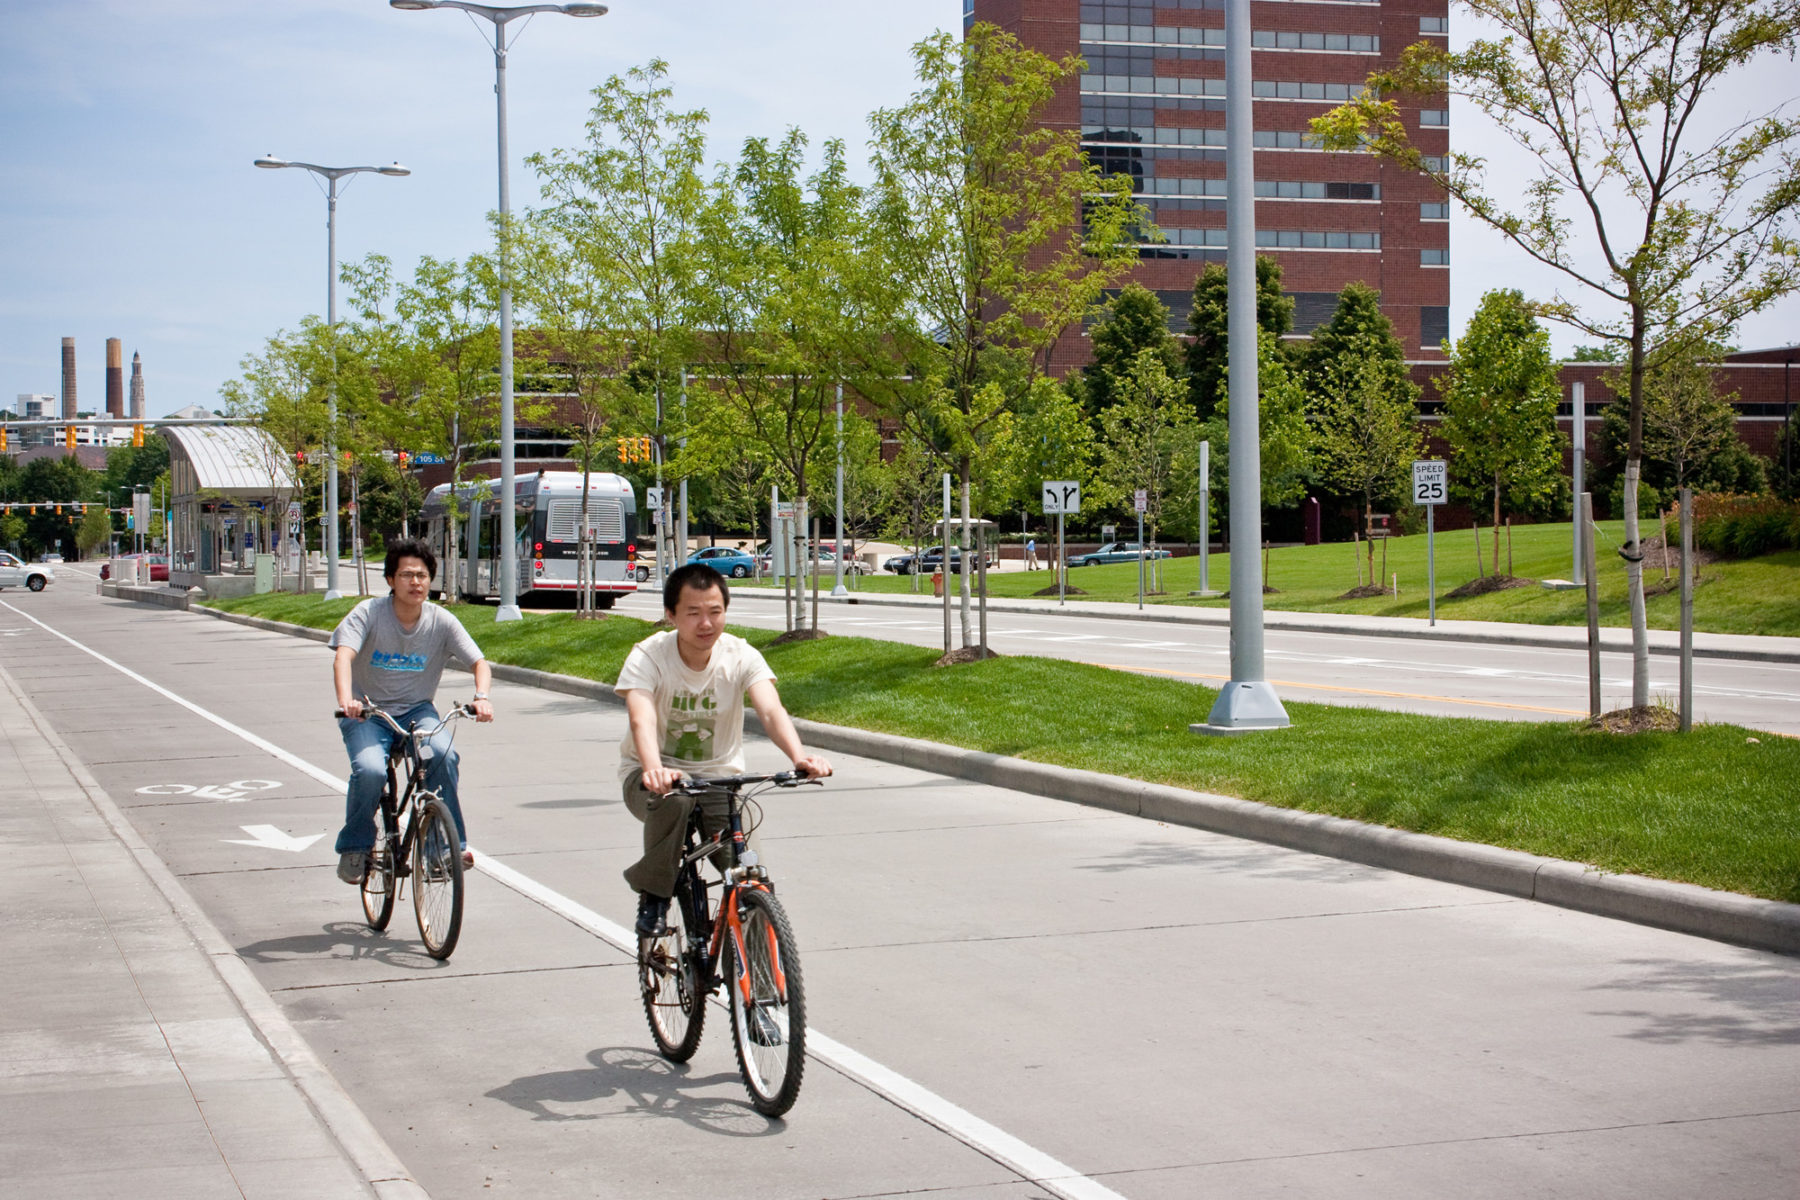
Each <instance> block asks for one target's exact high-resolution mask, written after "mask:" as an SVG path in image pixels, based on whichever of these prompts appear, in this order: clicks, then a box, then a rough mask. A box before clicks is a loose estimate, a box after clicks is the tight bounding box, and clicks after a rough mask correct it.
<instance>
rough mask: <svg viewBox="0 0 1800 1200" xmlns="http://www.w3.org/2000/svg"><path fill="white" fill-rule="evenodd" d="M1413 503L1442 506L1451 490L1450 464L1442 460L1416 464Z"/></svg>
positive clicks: (1414, 467)
mask: <svg viewBox="0 0 1800 1200" xmlns="http://www.w3.org/2000/svg"><path fill="white" fill-rule="evenodd" d="M1412 468H1413V476H1412V479H1413V489H1412V494H1413V503H1414V504H1442V503H1444V501H1445V500H1446V499H1447V493H1448V492H1449V490H1450V464H1449V463H1447V462H1445V461H1444V460H1443V459H1441V458H1432V459H1422V460H1420V461H1417V462H1414V463H1413V465H1412Z"/></svg>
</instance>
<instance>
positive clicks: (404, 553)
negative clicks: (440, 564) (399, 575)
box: [381, 537, 437, 579]
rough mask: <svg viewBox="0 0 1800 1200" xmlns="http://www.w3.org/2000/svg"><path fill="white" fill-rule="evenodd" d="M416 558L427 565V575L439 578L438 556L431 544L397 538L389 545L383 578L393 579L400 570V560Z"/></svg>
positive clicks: (423, 540) (423, 541) (418, 540)
mask: <svg viewBox="0 0 1800 1200" xmlns="http://www.w3.org/2000/svg"><path fill="white" fill-rule="evenodd" d="M403 558H416V559H418V560H419V561H420V562H423V563H424V564H425V573H426V574H428V575H430V576H431V577H432V578H433V579H436V578H437V555H436V553H434V552H433V551H432V549H431V545H430V543H428V542H426V541H425V539H423V538H413V537H409V538H395V539H394V540H393V541H391V542H389V543H388V544H387V561H386V562H385V563H384V564H383V565H382V568H381V577H382V578H383V579H392V578H393V577H394V573H395V572H397V571H398V570H399V569H400V560H401V559H403Z"/></svg>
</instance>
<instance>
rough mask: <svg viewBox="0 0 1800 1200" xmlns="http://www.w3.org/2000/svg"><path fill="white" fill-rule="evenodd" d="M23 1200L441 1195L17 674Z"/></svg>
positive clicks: (0, 888)
mask: <svg viewBox="0 0 1800 1200" xmlns="http://www.w3.org/2000/svg"><path fill="white" fill-rule="evenodd" d="M0 779H4V780H6V781H7V786H6V787H4V788H3V789H0V829H4V831H5V836H4V837H0V868H4V870H3V872H0V879H3V880H4V883H3V884H0V904H3V905H4V907H5V911H6V914H7V919H6V921H5V923H4V925H0V961H4V962H5V963H6V984H5V986H4V989H3V990H0V1000H3V1002H4V1003H3V1006H0V1179H3V1180H4V1181H5V1185H4V1189H3V1190H4V1191H5V1192H6V1194H8V1195H16V1196H31V1197H34V1198H36V1200H42V1198H46V1197H69V1198H72V1200H73V1198H80V1200H87V1198H90V1197H113V1196H131V1197H133V1198H134V1200H151V1198H161V1197H168V1198H169V1200H176V1198H179V1200H205V1198H207V1197H215V1196H217V1197H230V1198H240V1200H241V1198H243V1197H250V1198H252V1200H264V1198H269V1200H274V1198H282V1197H294V1198H295V1200H301V1198H306V1200H316V1198H325V1200H336V1198H338V1197H345V1198H350V1197H356V1198H360V1200H367V1198H368V1197H371V1196H382V1197H394V1198H400V1197H413V1198H416V1197H423V1196H424V1195H425V1193H424V1191H423V1189H421V1188H420V1187H419V1186H418V1185H417V1184H416V1183H415V1182H413V1181H412V1179H411V1178H410V1177H409V1176H408V1175H407V1173H406V1171H405V1169H404V1168H403V1167H402V1166H401V1164H400V1163H399V1161H398V1159H397V1158H395V1156H394V1155H393V1153H392V1151H390V1150H389V1149H388V1148H387V1146H386V1144H385V1143H384V1142H382V1140H381V1138H380V1136H379V1135H378V1134H376V1133H375V1131H374V1129H373V1128H372V1127H371V1126H370V1125H369V1124H368V1122H367V1120H366V1118H364V1117H363V1115H362V1113H361V1112H360V1111H359V1110H358V1109H357V1108H356V1106H355V1105H354V1103H353V1102H352V1101H351V1100H350V1099H349V1097H348V1096H347V1095H345V1094H344V1093H343V1091H342V1090H341V1089H340V1088H339V1087H338V1085H337V1084H336V1082H335V1081H334V1080H333V1079H332V1078H331V1076H330V1075H329V1073H327V1072H326V1071H325V1070H324V1068H323V1067H322V1066H321V1065H320V1064H319V1063H318V1062H317V1060H316V1059H314V1058H313V1056H312V1053H311V1051H310V1050H309V1049H308V1048H307V1047H306V1044H305V1043H304V1042H303V1041H302V1040H301V1039H300V1038H299V1037H298V1035H297V1034H295V1033H294V1031H293V1029H292V1027H291V1026H290V1025H289V1024H288V1022H287V1020H286V1018H285V1017H284V1016H283V1015H282V1013H281V1011H280V1010H279V1009H278V1008H277V1007H276V1005H275V1003H274V1001H273V1000H272V999H271V998H270V997H269V995H268V994H267V992H265V991H264V990H263V989H262V987H261V985H260V984H258V983H257V982H256V980H255V979H254V978H253V977H252V976H251V975H250V972H249V970H248V968H246V967H245V966H244V964H243V962H242V961H241V960H240V959H239V958H238V957H237V954H236V952H235V951H234V950H233V949H232V948H231V947H230V946H229V945H227V944H226V943H225V940H224V939H223V937H221V936H220V934H219V933H218V931H217V930H216V929H215V928H214V927H213V926H212V924H211V922H210V921H208V920H207V919H206V917H205V916H204V915H203V914H201V912H200V910H199V909H198V908H197V907H195V906H194V905H193V903H192V901H191V900H189V899H188V897H187V894H186V891H185V889H183V888H182V886H181V884H180V882H179V881H178V880H177V879H176V878H175V876H173V875H172V874H170V872H169V871H168V869H167V868H166V867H164V866H163V864H162V862H161V861H160V860H159V859H158V858H157V857H156V856H155V855H154V854H153V853H151V852H150V851H149V849H148V848H147V847H146V846H145V845H144V843H143V842H142V841H141V839H139V838H138V836H137V834H136V832H135V831H134V830H133V829H132V828H131V826H130V825H129V824H128V823H127V822H126V821H125V820H124V818H123V817H122V816H121V815H120V813H119V810H118V809H117V807H116V806H115V805H114V804H113V802H112V800H111V799H110V798H108V797H107V796H106V794H105V793H104V792H103V791H102V790H101V789H100V787H99V786H98V784H97V783H95V781H94V780H93V777H92V776H91V775H90V774H89V773H88V771H87V769H86V768H85V767H84V766H83V765H82V764H81V762H80V761H79V760H78V759H76V758H75V757H74V755H73V754H72V753H71V752H70V751H69V750H68V748H67V747H66V746H65V745H64V744H63V743H62V741H61V739H60V738H58V737H57V735H56V734H55V732H54V731H53V730H51V728H50V727H49V725H48V724H47V723H46V722H45V721H44V720H43V719H42V717H41V716H40V715H39V714H38V712H37V710H36V708H35V707H34V706H33V705H32V703H31V701H30V699H29V698H28V696H27V695H26V694H25V690H24V688H23V687H22V686H20V684H19V683H18V682H17V681H16V680H14V678H13V677H12V676H11V675H10V674H8V673H7V672H6V671H5V670H3V669H0Z"/></svg>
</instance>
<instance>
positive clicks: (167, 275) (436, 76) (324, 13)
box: [0, 0, 1800, 415]
mask: <svg viewBox="0 0 1800 1200" xmlns="http://www.w3.org/2000/svg"><path fill="white" fill-rule="evenodd" d="M0 17H4V20H5V25H4V28H5V30H6V33H5V36H4V44H5V46H6V49H7V64H8V69H7V71H6V72H5V73H4V76H3V77H0V129H4V130H5V131H6V133H5V135H4V139H3V140H0V165H3V167H4V179H5V188H4V190H3V192H0V223H3V227H4V229H5V237H4V238H0V281H3V286H0V403H5V404H6V405H8V406H9V407H10V405H11V402H12V398H13V396H14V395H15V394H16V393H19V392H44V393H50V394H56V393H58V392H59V391H60V387H61V377H60V369H61V367H60V363H61V358H60V339H61V338H63V337H66V336H72V337H74V338H75V339H76V346H77V353H78V356H79V371H80V396H81V402H82V407H83V408H84V409H89V408H94V407H98V406H100V405H101V404H103V402H104V395H105V391H104V387H105V371H104V366H105V358H104V354H105V339H106V338H108V337H119V338H121V339H123V341H124V350H125V357H126V359H127V360H128V361H129V359H130V356H131V354H132V352H133V351H139V352H141V353H142V354H143V359H144V373H145V377H146V381H147V392H148V395H149V402H150V411H151V412H152V414H155V415H160V414H162V413H166V412H168V411H171V410H173V409H175V408H179V407H182V406H183V405H186V404H190V403H201V404H208V403H211V402H212V401H213V400H214V399H215V398H216V396H217V393H218V388H219V385H220V384H221V383H223V382H224V381H225V380H227V379H229V378H232V377H233V376H235V375H236V374H237V364H238V361H239V359H240V358H242V357H243V356H244V355H245V354H246V353H249V352H252V351H254V350H256V349H257V348H258V347H259V346H260V345H261V344H262V342H263V340H264V339H265V338H267V337H268V336H269V335H271V334H273V333H274V332H276V331H277V330H280V329H283V328H289V327H292V326H294V325H295V324H297V323H298V321H299V319H300V318H301V317H302V316H303V315H305V314H307V313H322V312H323V311H324V307H325V254H326V251H325V199H324V195H323V193H322V192H321V191H320V190H319V188H318V187H315V185H314V181H313V179H312V177H311V176H310V175H308V174H307V173H305V172H301V171H259V170H256V169H254V168H253V167H252V166H251V160H252V159H254V158H256V157H257V156H258V155H261V154H265V153H269V154H274V155H276V156H279V157H282V158H288V159H297V160H306V161H310V162H318V163H326V164H331V165H361V164H370V165H373V164H379V163H386V162H391V161H395V160H398V161H399V162H401V163H404V164H405V165H406V166H408V167H410V168H411V169H412V171H413V174H412V176H411V177H410V178H406V179H389V178H381V177H375V176H363V177H359V178H357V179H355V180H354V181H353V182H351V183H350V184H349V186H348V189H347V190H346V191H345V193H344V195H343V197H342V199H341V200H340V202H339V206H338V256H339V260H340V262H342V261H349V260H353V259H357V258H360V257H362V256H363V255H364V254H366V253H368V252H370V251H379V252H380V253H383V254H386V255H388V256H389V257H391V258H392V259H393V260H394V261H395V262H396V264H398V265H399V266H400V267H401V268H402V269H406V268H410V266H411V264H412V263H413V262H415V261H416V260H417V259H418V258H419V256H421V255H424V254H433V255H437V256H440V257H442V256H462V255H465V254H467V253H469V252H471V251H472V250H475V249H477V248H479V247H480V246H481V245H482V244H483V242H484V239H485V237H486V228H487V227H486V224H485V218H486V214H487V212H488V211H489V210H490V209H492V208H493V207H494V206H495V202H496V180H495V169H496V163H495V147H494V101H493V91H492V85H493V57H492V54H491V52H490V51H489V50H488V49H487V47H486V45H485V43H484V42H483V40H482V33H483V31H486V30H489V29H491V26H488V25H486V24H485V23H483V25H482V26H481V28H480V29H477V28H476V26H475V25H474V24H472V23H471V21H470V20H469V18H467V17H466V16H465V15H463V14H460V13H454V12H444V11H439V12H425V13H408V12H398V11H395V10H393V9H390V8H389V7H388V5H387V4H386V3H385V2H384V0H53V2H51V0H31V2H24V0H0ZM960 22H961V4H960V3H958V0H772V2H768V3H764V4H760V5H747V4H742V3H726V2H723V0H662V2H660V3H651V2H649V0H618V2H617V3H614V4H613V6H612V12H611V13H610V14H609V15H607V16H605V17H602V18H599V19H598V20H574V19H571V18H568V17H561V16H541V17H538V18H535V19H534V20H533V21H532V23H531V24H530V25H529V26H528V27H527V28H526V29H525V30H524V33H523V36H522V37H521V38H520V39H519V42H518V45H517V47H516V49H515V50H514V51H513V53H512V55H511V58H510V70H509V72H508V74H509V110H510V123H509V127H510V136H511V141H512V146H511V149H512V157H513V163H514V167H513V176H512V178H513V202H514V205H515V207H517V206H522V205H524V204H527V203H529V202H530V201H531V200H532V199H533V198H534V197H535V185H534V183H533V181H532V179H531V178H530V177H529V175H528V173H527V172H526V171H525V169H524V168H523V166H522V165H521V163H522V160H523V158H524V157H525V155H527V154H529V153H532V152H534V151H539V150H546V149H550V148H553V147H558V146H572V145H575V144H577V143H578V142H579V140H580V137H581V130H582V125H583V121H584V119H585V117H586V114H587V109H588V106H589V99H590V98H589V95H588V93H589V91H590V90H591V89H592V88H593V87H594V86H595V85H596V84H598V83H600V82H601V81H602V80H603V79H605V78H606V77H607V76H608V75H611V74H614V73H616V72H622V71H624V70H625V69H627V68H628V67H630V66H633V65H636V64H639V63H642V62H644V61H646V60H648V59H650V58H653V57H658V56H660V57H663V58H666V59H668V60H669V62H670V64H671V67H672V72H671V75H672V82H673V84H674V86H675V88H676V92H677V102H678V103H680V104H681V105H682V106H684V107H700V108H705V109H707V110H708V111H709V112H710V113H711V115H712V126H711V128H712V133H711V146H712V154H713V156H714V157H715V158H723V157H727V156H729V155H731V154H732V153H733V152H735V150H736V149H737V147H738V146H739V145H740V144H741V143H742V141H743V139H744V138H745V137H748V136H753V135H758V134H767V135H770V136H779V135H780V134H781V133H782V132H783V131H784V130H785V129H786V128H788V127H789V126H792V125H798V126H800V127H801V128H802V129H804V130H805V131H806V132H807V133H808V134H809V135H810V136H811V138H812V140H813V142H814V144H815V145H817V144H818V143H820V142H822V141H824V140H825V139H827V138H831V137H841V138H843V139H844V140H845V141H846V142H847V143H849V145H850V146H851V148H852V152H853V155H854V156H856V157H857V158H858V159H859V160H860V157H861V150H862V146H863V143H864V142H865V141H866V138H867V126H866V116H867V114H868V112H869V111H871V110H872V109H874V108H877V107H882V106H887V105H893V104H896V103H898V102H900V101H901V100H902V99H903V98H904V97H905V96H906V94H907V93H908V92H909V90H910V87H911V62H910V58H909V49H910V47H911V45H912V44H913V43H914V42H916V41H917V40H919V39H920V38H922V37H924V36H926V35H928V34H929V33H931V32H932V31H933V30H934V29H938V28H945V29H956V28H959V27H960ZM512 28H513V29H515V30H516V29H518V24H517V23H515V24H514V25H513V26H512ZM1779 66H1780V67H1781V68H1786V69H1787V71H1791V69H1792V66H1791V64H1786V63H1783V64H1780V65H1779ZM1788 78H1789V76H1788V75H1787V74H1786V73H1785V72H1784V71H1783V70H1781V69H1774V70H1772V71H1771V72H1769V73H1767V74H1765V75H1764V76H1763V82H1762V84H1761V86H1757V87H1747V88H1746V89H1745V93H1744V94H1745V95H1746V96H1747V97H1748V96H1755V97H1758V98H1760V99H1763V100H1766V99H1767V98H1768V96H1769V95H1770V92H1769V91H1768V87H1769V86H1770V85H1772V86H1774V87H1775V88H1777V89H1778V92H1777V94H1779V91H1785V92H1787V93H1790V94H1791V93H1792V92H1793V91H1794V90H1795V89H1794V87H1793V85H1792V84H1791V82H1788V81H1787V80H1788ZM1452 127H1453V130H1455V132H1456V136H1457V141H1458V144H1459V145H1461V144H1464V142H1463V139H1464V138H1465V137H1471V138H1479V136H1480V135H1479V131H1478V130H1477V129H1476V128H1475V127H1474V125H1473V123H1472V122H1470V121H1469V120H1467V119H1466V118H1465V114H1462V113H1454V114H1453V117H1452ZM1470 144H1477V143H1470ZM1452 263H1453V268H1452V269H1453V275H1452V282H1453V287H1454V289H1455V292H1454V295H1453V304H1452V322H1453V327H1454V328H1455V329H1456V330H1457V331H1460V327H1461V324H1462V322H1463V321H1464V320H1466V318H1467V316H1468V314H1469V313H1470V312H1471V311H1472V310H1473V308H1474V306H1475V303H1476V301H1477V300H1478V299H1479V297H1480V294H1481V292H1482V290H1484V289H1485V288H1487V287H1491V286H1496V285H1505V286H1520V287H1524V288H1525V289H1526V291H1527V292H1528V294H1546V293H1547V290H1548V288H1547V285H1546V284H1545V283H1544V281H1543V279H1542V278H1541V277H1534V276H1532V275H1530V274H1527V273H1521V272H1520V270H1519V265H1518V260H1517V258H1516V256H1511V255H1507V254H1506V253H1505V252H1504V250H1503V248H1501V247H1499V246H1497V245H1496V244H1494V241H1493V239H1492V238H1491V236H1490V235H1483V234H1482V233H1480V231H1478V230H1476V229H1474V228H1472V223H1471V222H1469V221H1467V220H1465V219H1460V218H1459V219H1457V220H1455V221H1454V223H1453V226H1452ZM1797 316H1800V303H1796V302H1795V301H1789V302H1787V303H1786V304H1784V305H1783V306H1782V308H1781V309H1779V310H1778V311H1777V312H1776V313H1774V314H1771V315H1766V316H1764V317H1762V318H1759V319H1757V320H1756V321H1754V322H1752V323H1751V324H1749V325H1747V326H1746V327H1745V328H1744V329H1743V330H1741V331H1740V335H1739V339H1738V340H1739V341H1740V343H1741V344H1744V345H1746V346H1763V345H1775V344H1780V343H1787V342H1792V341H1795V340H1800V320H1796V317H1797ZM1557 336H1558V345H1559V347H1560V348H1566V347H1567V345H1569V344H1572V343H1571V340H1570V339H1569V338H1568V337H1566V336H1565V335H1562V334H1558V335H1557Z"/></svg>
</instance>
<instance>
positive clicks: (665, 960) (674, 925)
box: [638, 886, 708, 1062]
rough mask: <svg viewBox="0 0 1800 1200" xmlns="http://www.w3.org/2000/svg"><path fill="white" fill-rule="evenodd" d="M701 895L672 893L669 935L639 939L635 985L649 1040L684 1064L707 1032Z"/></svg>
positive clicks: (669, 1056) (665, 1054)
mask: <svg viewBox="0 0 1800 1200" xmlns="http://www.w3.org/2000/svg"><path fill="white" fill-rule="evenodd" d="M705 904H706V901H705V897H704V894H702V895H700V896H695V895H693V893H692V892H691V891H689V889H688V887H686V886H684V887H682V888H681V889H680V890H679V891H678V892H676V894H675V902H674V903H673V904H671V905H670V906H669V920H668V926H669V932H668V933H667V934H666V935H664V936H663V937H659V938H644V937H640V938H639V939H638V984H639V987H640V988H641V990H642V991H643V995H644V1015H645V1016H646V1017H648V1018H649V1020H650V1036H651V1037H653V1038H655V1039H656V1048H657V1049H658V1050H660V1051H662V1056H663V1057H664V1058H666V1059H668V1060H669V1061H671V1062H686V1061H687V1060H688V1059H690V1058H692V1057H693V1056H694V1051H695V1050H697V1049H699V1048H700V1034H701V1033H702V1032H703V1031H704V1029H705V1027H706V996H707V990H708V989H707V988H706V987H705V985H704V984H703V983H702V980H703V979H704V977H705V974H706V942H705V935H704V934H703V933H702V928H703V924H704V922H703V920H702V917H701V911H702V910H703V909H704V907H705Z"/></svg>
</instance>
